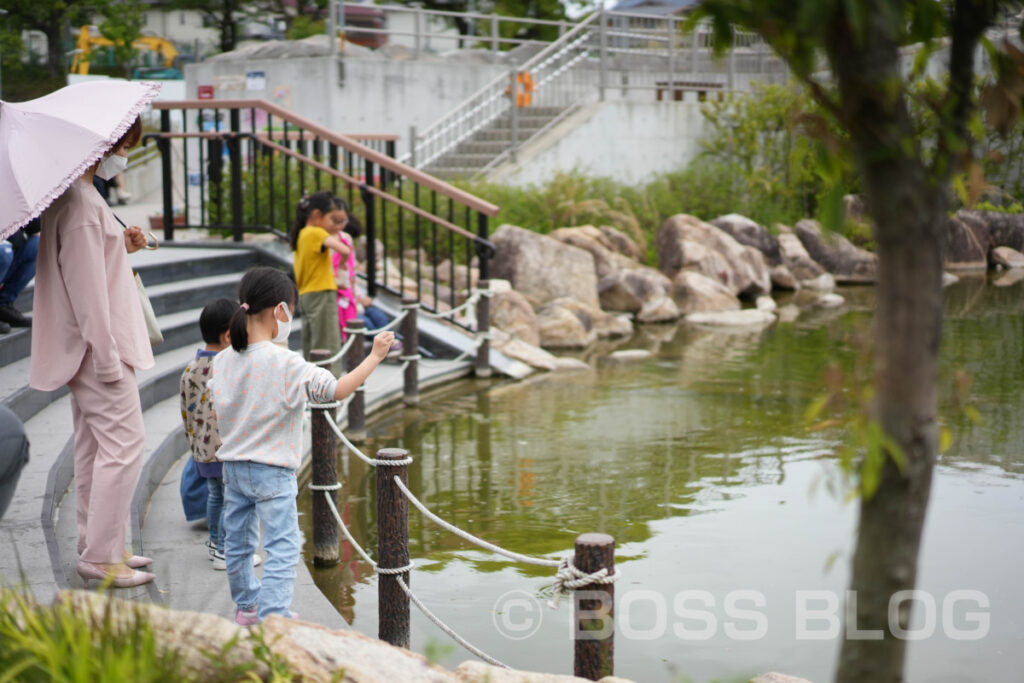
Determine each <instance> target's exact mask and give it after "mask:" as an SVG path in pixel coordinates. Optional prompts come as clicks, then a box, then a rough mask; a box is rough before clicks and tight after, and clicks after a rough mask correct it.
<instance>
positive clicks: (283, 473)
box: [209, 266, 394, 626]
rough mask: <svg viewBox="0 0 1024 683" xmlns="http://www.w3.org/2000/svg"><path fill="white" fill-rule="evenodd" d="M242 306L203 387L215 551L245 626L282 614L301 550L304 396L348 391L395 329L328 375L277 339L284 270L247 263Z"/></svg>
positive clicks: (285, 326) (291, 292)
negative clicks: (217, 478)
mask: <svg viewBox="0 0 1024 683" xmlns="http://www.w3.org/2000/svg"><path fill="white" fill-rule="evenodd" d="M238 298H239V300H240V301H241V307H240V308H239V310H238V311H237V312H236V313H235V314H234V316H233V317H232V319H231V328H230V335H231V348H229V349H225V350H224V351H222V352H221V353H220V354H218V355H217V357H216V358H215V359H214V361H213V378H212V379H211V380H210V384H209V388H210V392H211V397H212V401H213V408H214V412H215V414H216V416H217V424H218V427H219V429H220V438H221V442H222V443H221V447H220V450H219V451H218V452H217V458H218V459H219V460H220V461H221V462H223V463H224V505H225V508H224V554H225V559H226V561H227V571H228V583H229V584H230V587H231V599H232V600H233V601H234V602H235V605H236V606H237V611H236V612H235V622H236V623H238V624H240V625H242V626H252V625H253V624H257V623H259V622H261V621H263V619H264V618H266V617H267V615H269V614H282V615H285V616H289V615H291V612H290V610H289V608H290V607H291V602H292V595H293V593H294V590H295V575H296V573H295V565H296V564H297V563H298V561H299V553H300V551H301V548H300V544H299V525H298V511H297V509H296V506H295V497H296V495H297V493H298V487H297V484H296V480H295V471H296V470H297V469H298V467H299V463H300V461H301V453H300V449H301V444H302V412H303V407H304V406H305V403H306V401H316V402H325V401H332V400H340V399H343V398H345V397H346V396H348V395H349V394H351V393H352V392H353V391H355V390H356V388H358V387H359V385H361V384H362V383H363V382H364V381H365V380H366V378H367V377H368V376H369V375H370V373H371V372H373V370H374V368H376V367H377V365H378V364H380V362H381V361H382V360H383V359H384V358H385V357H386V356H387V353H388V350H389V349H390V348H391V343H392V342H393V341H394V335H393V334H391V333H383V334H380V335H377V337H376V338H375V339H374V341H373V350H372V351H371V352H370V355H369V356H368V357H367V358H366V360H364V361H363V362H362V363H360V364H359V366H358V367H356V368H355V369H354V370H352V371H351V372H349V373H348V374H346V375H344V376H342V377H341V378H339V379H335V377H334V375H332V374H331V372H330V371H329V370H326V369H324V368H320V367H317V366H315V365H313V364H312V363H308V362H306V361H305V360H303V359H302V356H300V355H299V354H297V353H294V352H292V351H289V350H288V349H286V348H283V347H281V346H278V344H280V343H282V342H286V341H287V339H288V334H289V332H290V331H291V319H292V316H291V311H292V310H294V308H295V304H296V300H297V299H298V290H297V289H296V287H295V284H294V283H293V282H292V281H291V280H290V279H289V278H288V276H287V275H285V274H284V273H283V272H281V271H279V270H277V269H275V268H269V267H265V266H262V267H257V268H252V269H250V270H249V271H247V272H246V274H245V275H244V276H243V277H242V281H241V283H240V284H239V288H238ZM257 520H258V521H259V522H262V523H263V531H264V539H263V545H264V549H265V550H266V551H267V559H266V562H265V564H264V569H263V583H262V585H261V584H260V581H259V580H258V579H257V578H256V575H255V573H254V572H253V560H252V556H253V554H254V553H255V551H256V546H257V544H258V541H259V533H258V531H259V530H258V525H257Z"/></svg>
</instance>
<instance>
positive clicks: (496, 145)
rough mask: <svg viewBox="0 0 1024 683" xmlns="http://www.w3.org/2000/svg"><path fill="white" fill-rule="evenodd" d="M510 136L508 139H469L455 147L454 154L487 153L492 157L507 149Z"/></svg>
mask: <svg viewBox="0 0 1024 683" xmlns="http://www.w3.org/2000/svg"><path fill="white" fill-rule="evenodd" d="M510 142H511V137H510V138H509V139H508V140H488V141H481V142H477V141H476V140H470V141H469V142H464V143H462V144H461V145H459V146H458V147H456V148H455V154H487V155H489V156H490V157H491V158H492V159H493V158H494V157H496V156H497V155H499V154H501V153H502V152H504V151H505V150H506V149H508V146H509V143H510Z"/></svg>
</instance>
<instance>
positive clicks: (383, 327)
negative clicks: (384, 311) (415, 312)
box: [362, 311, 409, 337]
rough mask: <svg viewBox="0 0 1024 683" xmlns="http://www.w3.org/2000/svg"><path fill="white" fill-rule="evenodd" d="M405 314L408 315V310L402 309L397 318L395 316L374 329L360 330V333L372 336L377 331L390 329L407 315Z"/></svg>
mask: <svg viewBox="0 0 1024 683" xmlns="http://www.w3.org/2000/svg"><path fill="white" fill-rule="evenodd" d="M407 315H409V311H402V313H401V315H399V316H398V317H397V318H395V319H394V320H392V321H391V322H389V323H388V324H387V325H383V326H381V327H378V328H377V329H375V330H362V333H363V334H365V335H368V336H371V337H372V336H373V335H375V334H377V333H379V332H387V331H388V330H390V329H392V328H393V327H397V326H398V323H400V322H402V321H403V320H405V316H407Z"/></svg>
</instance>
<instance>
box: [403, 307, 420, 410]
mask: <svg viewBox="0 0 1024 683" xmlns="http://www.w3.org/2000/svg"><path fill="white" fill-rule="evenodd" d="M419 308H420V302H419V300H418V299H414V298H413V297H404V298H403V299H402V311H404V312H405V318H404V319H403V320H402V356H401V358H402V360H404V361H405V362H406V363H407V365H406V366H405V392H404V394H403V396H402V401H403V402H404V403H405V405H407V406H415V405H419V403H420V362H419V357H418V356H419V348H420V339H419V337H420V335H419V328H418V327H417V325H418V322H417V318H418V315H417V314H418V312H419Z"/></svg>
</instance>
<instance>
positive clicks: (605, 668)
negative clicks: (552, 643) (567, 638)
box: [573, 534, 615, 681]
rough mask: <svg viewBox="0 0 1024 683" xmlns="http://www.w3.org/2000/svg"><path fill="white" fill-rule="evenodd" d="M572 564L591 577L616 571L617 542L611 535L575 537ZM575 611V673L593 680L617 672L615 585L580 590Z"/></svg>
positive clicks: (574, 598)
mask: <svg viewBox="0 0 1024 683" xmlns="http://www.w3.org/2000/svg"><path fill="white" fill-rule="evenodd" d="M573 564H574V565H575V566H576V568H577V569H579V570H580V571H583V572H586V573H588V574H592V573H594V572H597V571H600V570H601V569H607V570H608V573H609V574H612V573H614V571H615V539H614V538H612V537H611V536H609V535H608V534H580V535H579V536H577V537H576V556H575V557H574V558H573ZM573 607H574V608H575V615H576V616H575V625H576V627H575V633H574V634H573V636H574V640H575V641H576V642H575V645H576V647H575V659H574V661H573V672H574V673H575V674H576V675H577V676H579V677H580V678H587V679H590V680H592V681H596V680H599V679H601V678H604V677H605V676H611V675H612V674H613V672H614V671H615V660H614V652H615V641H614V636H615V621H614V619H615V588H614V585H613V584H610V583H608V584H591V585H589V586H583V587H582V588H577V589H576V592H575V594H574V595H573Z"/></svg>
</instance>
